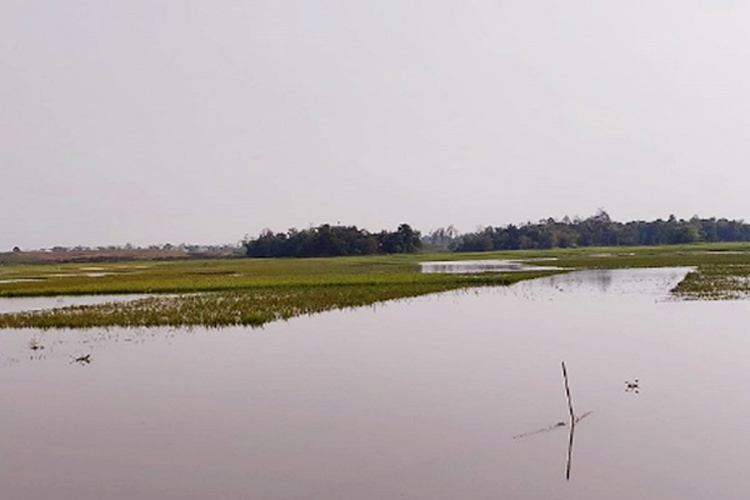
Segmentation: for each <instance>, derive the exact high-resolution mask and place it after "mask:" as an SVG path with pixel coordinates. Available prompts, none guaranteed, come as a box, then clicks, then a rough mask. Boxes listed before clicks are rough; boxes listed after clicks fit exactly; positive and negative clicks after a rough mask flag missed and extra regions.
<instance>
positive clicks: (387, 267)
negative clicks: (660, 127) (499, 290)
mask: <svg viewBox="0 0 750 500" xmlns="http://www.w3.org/2000/svg"><path fill="white" fill-rule="evenodd" d="M478 259H516V260H521V261H524V260H528V261H529V262H530V263H535V264H539V265H542V266H548V265H554V266H557V267H560V268H563V269H566V270H568V269H569V270H574V269H613V268H632V267H678V266H690V267H694V268H695V270H694V271H693V272H691V273H689V274H688V275H687V277H686V278H685V280H684V281H682V282H681V283H680V284H679V285H678V286H677V287H676V288H675V289H674V290H673V293H674V294H675V295H677V296H679V297H684V298H709V299H725V298H737V297H742V296H747V295H749V294H750V244H746V243H742V244H726V243H722V244H712V245H685V246H669V247H627V248H624V247H608V248H585V249H563V250H560V249H558V250H543V251H542V250H525V251H510V252H484V253H465V254H436V255H395V256H367V257H340V258H322V259H321V258H318V259H235V260H203V261H172V262H164V261H154V262H143V261H138V262H132V263H96V264H55V265H0V297H24V296H27V297H28V296H55V295H90V294H143V293H153V294H156V295H155V296H154V297H150V298H146V299H140V300H136V301H133V302H130V303H117V304H104V305H91V306H79V307H68V308H60V309H54V310H48V311H39V312H25V313H9V314H2V315H0V328H27V327H34V328H59V327H67V328H86V327H107V326H183V325H185V326H187V325H192V326H196V325H204V326H226V325H262V324H264V323H266V322H268V321H274V320H278V319H286V318H291V317H293V316H297V315H300V314H310V313H314V312H320V311H325V310H330V309H336V308H342V307H356V306H362V305H369V304H374V303H377V302H381V301H385V300H391V299H398V298H404V297H414V296H418V295H423V294H427V293H434V292H440V291H446V290H455V289H461V288H469V287H475V286H499V285H508V284H511V283H514V282H517V281H520V280H524V279H530V278H534V277H539V276H545V275H549V274H551V273H552V272H550V271H528V272H521V273H488V274H475V275H446V274H421V273H420V272H419V262H423V261H434V260H478ZM534 259H546V260H534ZM159 294H161V295H159Z"/></svg>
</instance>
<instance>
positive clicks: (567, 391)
mask: <svg viewBox="0 0 750 500" xmlns="http://www.w3.org/2000/svg"><path fill="white" fill-rule="evenodd" d="M562 372H563V379H564V380H565V395H566V396H567V397H568V411H569V412H570V425H571V426H572V425H575V423H576V416H575V413H574V412H573V402H572V401H571V399H570V386H569V385H568V370H566V369H565V361H563V362H562Z"/></svg>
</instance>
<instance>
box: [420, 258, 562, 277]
mask: <svg viewBox="0 0 750 500" xmlns="http://www.w3.org/2000/svg"><path fill="white" fill-rule="evenodd" d="M546 260H552V259H546ZM526 262H528V261H520V260H489V259H488V260H460V261H442V262H422V263H420V264H419V265H420V267H421V269H422V272H423V273H443V274H471V273H497V272H519V271H559V270H560V269H561V268H559V267H553V266H534V265H530V264H527V263H526Z"/></svg>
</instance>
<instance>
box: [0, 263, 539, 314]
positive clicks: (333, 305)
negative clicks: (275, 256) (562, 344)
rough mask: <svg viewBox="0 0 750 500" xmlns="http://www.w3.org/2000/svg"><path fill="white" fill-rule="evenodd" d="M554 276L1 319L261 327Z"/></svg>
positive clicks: (199, 299)
mask: <svg viewBox="0 0 750 500" xmlns="http://www.w3.org/2000/svg"><path fill="white" fill-rule="evenodd" d="M549 274H550V273H549V272H528V273H525V272H524V273H513V274H506V275H499V274H493V275H486V276H462V277H457V278H456V279H453V280H442V281H440V280H430V281H422V282H420V281H413V282H411V283H403V282H401V283H370V284H362V283H360V284H353V285H344V284H338V285H323V286H293V287H282V286H275V287H267V288H263V287H258V288H255V289H253V290H242V291H223V292H206V293H196V294H182V295H176V296H171V295H162V296H154V297H149V298H145V299H138V300H134V301H132V302H125V303H121V302H120V303H114V302H113V303H107V304H97V305H87V306H71V307H63V308H57V309H51V310H43V311H29V312H19V313H9V314H2V315H0V328H92V327H111V326H122V327H150V326H206V327H221V326H232V325H249V326H260V325H263V324H265V323H268V322H270V321H276V320H280V319H289V318H292V317H295V316H300V315H303V314H313V313H318V312H322V311H328V310H332V309H341V308H349V307H359V306H366V305H371V304H375V303H378V302H383V301H387V300H393V299H402V298H407V297H416V296H420V295H425V294H430V293H435V292H443V291H448V290H456V289H462V288H467V287H469V286H497V285H508V284H510V283H514V282H516V281H520V280H523V279H529V278H532V277H539V276H544V275H549Z"/></svg>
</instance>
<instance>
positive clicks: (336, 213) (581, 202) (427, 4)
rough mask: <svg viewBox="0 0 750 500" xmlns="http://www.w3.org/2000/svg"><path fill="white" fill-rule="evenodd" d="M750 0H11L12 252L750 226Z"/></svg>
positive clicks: (8, 199) (6, 188)
mask: <svg viewBox="0 0 750 500" xmlns="http://www.w3.org/2000/svg"><path fill="white" fill-rule="evenodd" d="M748 26H750V2H741V1H732V0H648V1H646V0H607V1H601V0H587V1H584V0H565V1H553V0H548V1H534V0H515V1H500V0H486V1H485V0H475V1H466V0H462V1H446V0H425V1H409V0H398V1H396V0H377V1H375V0H373V1H363V0H359V1H357V0H340V1H329V0H300V1H291V0H268V1H266V0H210V1H208V0H206V1H187V0H183V1H178V0H171V1H166V0H161V1H159V0H127V1H121V0H88V1H86V0H67V1H59V0H3V1H2V2H0V249H1V250H7V249H10V248H11V247H12V246H14V245H19V246H21V247H22V248H39V247H47V246H52V245H77V244H83V245H100V244H102V245H104V244H124V243H127V242H130V243H133V244H149V243H164V242H171V243H175V244H176V243H180V242H197V243H229V242H235V241H238V240H239V239H241V238H242V237H243V235H245V234H246V233H248V234H250V235H255V234H257V233H258V232H259V231H260V230H261V229H263V228H264V227H270V228H272V229H274V230H276V231H282V230H286V229H287V228H289V227H293V226H295V227H300V228H301V227H307V226H309V225H310V224H315V225H317V224H320V223H324V222H331V223H337V222H341V223H344V224H355V225H357V226H360V227H364V228H366V229H370V230H373V231H376V230H380V229H384V228H388V229H394V228H395V227H396V225H397V224H399V223H401V222H408V223H410V224H412V225H413V226H414V227H416V228H418V229H421V230H422V231H429V230H430V229H433V228H436V227H438V226H445V225H448V224H454V225H456V226H457V227H458V228H459V229H461V230H463V231H470V230H474V229H476V227H477V226H479V225H504V224H507V223H511V222H513V223H519V222H523V221H528V220H531V221H536V220H538V219H540V218H543V217H544V218H546V217H548V216H553V217H562V216H563V215H566V214H567V215H570V216H574V215H580V216H588V215H591V214H593V213H594V212H595V211H596V209H597V208H599V207H604V208H605V209H606V210H607V211H608V212H609V213H610V215H611V216H612V217H613V218H615V219H617V220H629V219H648V220H650V219H655V218H658V217H662V218H666V217H667V216H668V215H669V214H670V213H674V214H675V215H677V216H678V217H685V218H688V217H690V216H692V215H693V214H698V215H701V216H705V217H708V216H725V217H730V218H750V196H748V187H749V186H750V182H749V181H750V29H748Z"/></svg>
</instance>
